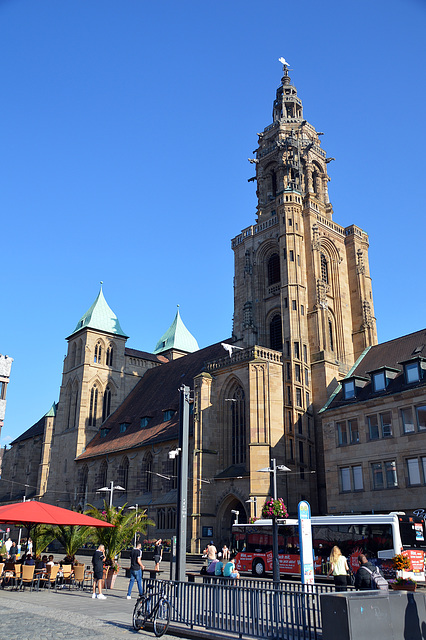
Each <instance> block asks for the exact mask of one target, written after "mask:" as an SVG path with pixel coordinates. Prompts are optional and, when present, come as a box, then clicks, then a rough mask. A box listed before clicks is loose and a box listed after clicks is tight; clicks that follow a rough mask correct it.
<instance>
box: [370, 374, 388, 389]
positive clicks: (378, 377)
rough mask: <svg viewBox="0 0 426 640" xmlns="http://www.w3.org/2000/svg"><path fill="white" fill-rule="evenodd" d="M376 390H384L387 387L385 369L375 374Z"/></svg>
mask: <svg viewBox="0 0 426 640" xmlns="http://www.w3.org/2000/svg"><path fill="white" fill-rule="evenodd" d="M373 387H374V391H376V392H377V391H384V390H385V389H386V376H385V372H384V371H379V373H374V374H373Z"/></svg>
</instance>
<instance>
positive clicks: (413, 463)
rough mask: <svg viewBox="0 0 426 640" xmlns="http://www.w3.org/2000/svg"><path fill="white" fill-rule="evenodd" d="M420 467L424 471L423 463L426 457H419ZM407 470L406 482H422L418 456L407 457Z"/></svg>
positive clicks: (414, 483) (412, 483) (410, 483)
mask: <svg viewBox="0 0 426 640" xmlns="http://www.w3.org/2000/svg"><path fill="white" fill-rule="evenodd" d="M421 460H422V467H423V473H424V463H425V461H426V458H421ZM407 472H408V484H409V485H410V487H411V486H413V485H416V484H422V483H423V480H422V476H421V473H420V466H419V459H418V458H409V459H408V460H407Z"/></svg>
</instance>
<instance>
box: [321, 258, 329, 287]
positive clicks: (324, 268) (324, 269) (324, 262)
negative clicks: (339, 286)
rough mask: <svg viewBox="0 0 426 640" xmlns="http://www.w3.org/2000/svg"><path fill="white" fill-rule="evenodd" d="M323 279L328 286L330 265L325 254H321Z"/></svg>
mask: <svg viewBox="0 0 426 640" xmlns="http://www.w3.org/2000/svg"><path fill="white" fill-rule="evenodd" d="M321 279H322V281H323V282H325V283H326V284H328V263H327V258H326V257H325V255H324V254H323V253H322V254H321Z"/></svg>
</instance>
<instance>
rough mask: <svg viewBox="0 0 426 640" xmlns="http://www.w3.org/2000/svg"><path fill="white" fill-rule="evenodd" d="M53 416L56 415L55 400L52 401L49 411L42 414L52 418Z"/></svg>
mask: <svg viewBox="0 0 426 640" xmlns="http://www.w3.org/2000/svg"><path fill="white" fill-rule="evenodd" d="M55 416H56V402H54V403H53V404H52V406H51V407H50V409H49V411H48V412H47V413H45V414H44V417H45V418H52V417H53V418H54V417H55Z"/></svg>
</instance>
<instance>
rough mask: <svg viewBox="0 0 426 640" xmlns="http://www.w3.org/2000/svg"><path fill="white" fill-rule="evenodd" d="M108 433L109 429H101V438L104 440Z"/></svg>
mask: <svg viewBox="0 0 426 640" xmlns="http://www.w3.org/2000/svg"><path fill="white" fill-rule="evenodd" d="M108 433H109V429H106V428H104V429H101V438H105V437H106V436H107V435H108Z"/></svg>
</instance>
